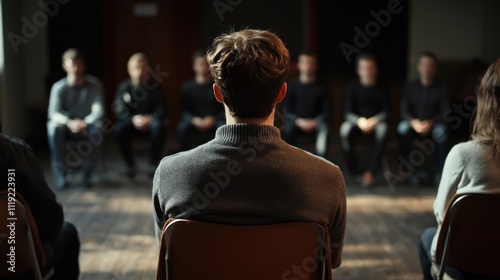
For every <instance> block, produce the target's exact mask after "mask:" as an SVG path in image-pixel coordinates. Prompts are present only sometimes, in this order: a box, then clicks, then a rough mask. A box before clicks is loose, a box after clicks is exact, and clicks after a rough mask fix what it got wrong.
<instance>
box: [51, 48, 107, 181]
mask: <svg viewBox="0 0 500 280" xmlns="http://www.w3.org/2000/svg"><path fill="white" fill-rule="evenodd" d="M62 67H63V69H64V71H65V72H66V74H67V76H66V77H65V78H63V79H61V80H59V81H57V82H56V83H54V85H53V86H52V89H51V91H50V101H49V109H48V122H47V134H48V141H49V147H50V151H51V154H52V160H53V165H52V166H53V168H54V175H55V186H56V188H57V189H62V188H65V187H67V186H68V179H67V175H68V173H71V171H73V170H74V169H75V168H78V167H80V166H81V165H82V161H83V167H84V184H85V185H86V186H89V185H90V177H91V173H92V169H93V168H94V166H95V164H96V162H97V154H98V148H99V144H100V143H99V142H97V141H93V139H94V138H98V137H95V136H96V134H101V133H102V132H101V131H100V129H101V127H102V117H103V115H104V106H103V102H102V95H103V90H102V85H101V82H100V81H99V80H98V79H97V78H96V77H94V76H91V75H86V74H85V59H84V57H83V54H82V53H81V52H80V51H79V50H77V49H68V50H67V51H65V52H64V54H63V55H62ZM70 140H78V143H77V147H76V149H73V148H71V149H73V151H72V155H71V156H68V155H69V153H66V148H67V147H66V146H67V143H68V141H70Z"/></svg>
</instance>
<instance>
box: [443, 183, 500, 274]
mask: <svg viewBox="0 0 500 280" xmlns="http://www.w3.org/2000/svg"><path fill="white" fill-rule="evenodd" d="M492 206H493V207H492ZM498 206H500V192H499V193H490V194H485V193H480V194H479V193H468V194H459V195H455V196H454V197H453V199H452V200H451V202H450V203H449V205H448V208H447V210H446V214H445V218H444V220H443V223H442V225H441V230H440V232H439V236H438V244H437V248H436V260H440V261H439V262H438V264H439V265H440V266H439V273H438V275H437V277H438V279H439V280H442V279H443V277H444V276H445V270H446V267H448V266H449V267H453V268H454V269H457V270H462V271H467V272H471V273H477V274H488V275H491V274H494V275H498V276H500V269H499V267H500V266H499V265H498V264H497V265H495V264H493V263H492V262H490V263H489V264H488V262H487V261H485V260H487V259H488V258H487V257H488V254H487V253H486V252H485V251H480V250H481V249H477V248H483V250H484V247H481V246H480V245H478V246H467V245H464V243H461V244H460V245H463V246H457V244H456V243H458V241H461V240H464V239H467V240H475V241H477V242H475V243H474V245H477V243H485V242H490V243H489V244H485V245H488V250H489V252H490V255H491V251H495V250H496V249H498V250H500V242H497V243H493V244H492V243H491V240H498V239H491V238H488V237H494V236H495V233H497V234H498V235H496V236H497V237H498V236H500V226H498V225H494V226H493V227H491V225H492V224H488V230H487V231H484V230H481V228H475V226H477V225H484V220H483V219H485V220H486V221H493V220H491V219H489V217H488V216H493V215H497V214H498V211H497V212H495V211H494V210H493V209H495V208H494V207H496V208H497V209H498ZM495 213H496V214H495ZM478 217H482V218H483V219H478ZM464 220H465V221H464ZM475 220H476V221H477V225H470V223H471V221H475ZM465 223H467V225H470V226H472V227H473V228H474V229H477V233H479V234H480V235H478V234H476V231H475V232H473V233H472V234H470V232H464V231H463V230H461V229H463V228H464V226H463V225H462V224H465ZM484 227H485V226H483V228H484ZM484 235H486V236H484ZM464 236H465V238H464ZM478 237H479V238H480V239H481V240H478ZM457 240H458V241H457ZM468 243H471V242H470V241H469V242H468ZM474 247H475V248H474ZM451 248H453V249H451ZM492 248H494V249H492ZM450 250H453V254H452V253H450ZM457 252H458V253H460V254H457ZM496 252H498V251H496ZM457 255H460V257H463V256H464V255H465V256H467V255H472V256H471V257H470V259H474V261H473V262H471V261H470V259H469V260H467V261H463V259H460V257H457ZM485 271H486V273H485Z"/></svg>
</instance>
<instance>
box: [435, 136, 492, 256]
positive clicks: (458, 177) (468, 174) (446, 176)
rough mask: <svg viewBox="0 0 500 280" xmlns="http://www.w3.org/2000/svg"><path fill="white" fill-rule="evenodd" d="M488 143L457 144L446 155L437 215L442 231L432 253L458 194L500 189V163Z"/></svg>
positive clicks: (436, 210) (439, 228)
mask: <svg viewBox="0 0 500 280" xmlns="http://www.w3.org/2000/svg"><path fill="white" fill-rule="evenodd" d="M487 148H488V147H487V146H486V145H484V144H480V143H479V142H477V141H468V142H464V143H460V144H457V145H455V146H454V147H453V148H452V149H451V151H450V152H449V153H448V156H447V157H446V162H445V164H444V168H443V176H442V177H441V182H440V183H439V189H438V192H437V196H436V200H435V201H434V215H435V216H436V221H437V223H438V231H437V233H436V235H435V236H434V239H433V242H432V247H431V253H432V258H433V259H435V256H436V246H437V240H438V236H439V231H440V230H441V224H442V223H443V220H444V216H445V213H446V209H447V207H448V204H449V203H450V201H451V199H452V198H453V196H454V195H455V194H464V193H491V192H500V163H499V162H498V159H496V158H493V157H492V156H491V155H490V154H488V150H487Z"/></svg>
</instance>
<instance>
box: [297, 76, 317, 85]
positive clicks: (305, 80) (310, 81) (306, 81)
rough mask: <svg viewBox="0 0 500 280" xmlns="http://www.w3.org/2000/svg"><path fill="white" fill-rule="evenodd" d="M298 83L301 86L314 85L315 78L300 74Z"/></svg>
mask: <svg viewBox="0 0 500 280" xmlns="http://www.w3.org/2000/svg"><path fill="white" fill-rule="evenodd" d="M299 81H300V82H301V83H303V84H314V83H315V82H316V76H314V75H308V74H307V73H304V74H300V76H299Z"/></svg>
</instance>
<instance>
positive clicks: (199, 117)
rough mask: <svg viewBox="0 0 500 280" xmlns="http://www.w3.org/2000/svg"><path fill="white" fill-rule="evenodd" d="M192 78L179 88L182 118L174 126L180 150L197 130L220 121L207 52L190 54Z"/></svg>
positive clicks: (220, 108) (209, 129) (221, 114)
mask: <svg viewBox="0 0 500 280" xmlns="http://www.w3.org/2000/svg"><path fill="white" fill-rule="evenodd" d="M193 71H194V73H195V77H194V79H192V80H190V81H188V82H186V83H184V85H182V88H181V111H182V119H181V121H180V123H179V125H178V127H177V133H178V135H179V145H180V150H181V151H185V150H189V149H190V148H192V145H193V143H192V140H193V139H192V138H193V136H194V134H196V133H199V132H210V133H213V134H215V130H216V129H217V128H218V127H220V126H221V125H223V124H224V107H223V106H222V105H221V104H219V102H217V100H215V97H214V94H213V90H212V85H213V80H212V77H211V75H210V66H209V65H208V61H207V55H206V54H205V53H204V52H202V51H197V52H195V53H194V54H193Z"/></svg>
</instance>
